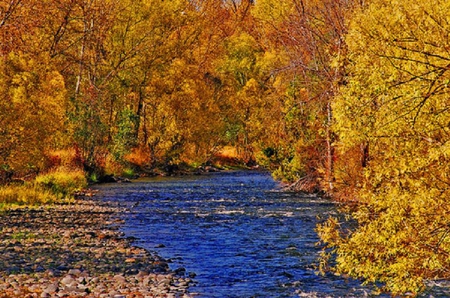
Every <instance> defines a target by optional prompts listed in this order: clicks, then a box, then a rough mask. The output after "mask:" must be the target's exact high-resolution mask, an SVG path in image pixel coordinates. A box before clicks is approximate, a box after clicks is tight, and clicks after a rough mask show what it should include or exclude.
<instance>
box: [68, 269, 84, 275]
mask: <svg viewBox="0 0 450 298" xmlns="http://www.w3.org/2000/svg"><path fill="white" fill-rule="evenodd" d="M67 274H71V275H75V276H78V275H80V274H81V270H80V269H70V270H69V272H67Z"/></svg>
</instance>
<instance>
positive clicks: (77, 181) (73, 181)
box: [36, 167, 87, 197]
mask: <svg viewBox="0 0 450 298" xmlns="http://www.w3.org/2000/svg"><path fill="white" fill-rule="evenodd" d="M36 183H37V184H38V185H40V186H43V187H45V188H46V189H49V190H51V191H52V192H53V193H54V194H56V195H58V196H62V197H66V196H69V195H71V194H73V193H75V192H77V191H80V190H82V189H83V188H85V187H86V186H87V179H86V175H85V173H84V172H83V171H82V170H80V169H73V168H66V167H59V168H56V169H54V170H51V171H50V172H47V173H45V174H40V175H38V176H37V177H36Z"/></svg>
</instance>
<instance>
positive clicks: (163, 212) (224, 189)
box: [99, 171, 436, 298]
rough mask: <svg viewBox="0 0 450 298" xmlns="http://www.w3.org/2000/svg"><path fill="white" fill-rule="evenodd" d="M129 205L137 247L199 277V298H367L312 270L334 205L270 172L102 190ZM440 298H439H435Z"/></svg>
mask: <svg viewBox="0 0 450 298" xmlns="http://www.w3.org/2000/svg"><path fill="white" fill-rule="evenodd" d="M99 188H100V189H101V192H100V193H99V196H101V197H103V198H104V199H107V200H114V201H119V202H121V203H122V204H124V205H127V206H128V207H129V208H130V209H131V212H130V214H128V215H127V218H125V224H124V226H123V227H122V229H123V232H125V234H126V236H132V237H136V238H137V239H139V240H138V241H137V245H139V246H141V247H143V248H146V249H148V250H150V251H156V252H157V253H158V254H159V255H161V256H162V257H164V258H166V259H170V260H171V264H170V265H171V268H172V269H173V270H176V269H180V272H184V270H186V274H190V273H195V275H196V277H195V281H196V285H195V286H193V287H191V292H195V293H199V296H200V297H211V298H212V297H299V296H300V297H364V296H366V297H367V296H370V294H369V293H370V289H367V288H364V287H362V286H361V285H360V283H359V282H357V281H353V280H346V279H343V278H339V277H336V276H319V275H317V274H316V273H315V271H314V266H313V264H314V263H315V261H316V259H317V256H318V253H319V250H320V249H319V248H318V247H317V246H316V243H317V241H318V238H317V235H316V233H315V231H314V229H315V226H316V224H317V216H322V217H324V216H325V217H326V216H327V215H328V214H334V213H335V206H334V204H333V203H332V202H330V201H329V200H325V199H322V198H319V197H316V196H310V195H302V194H294V193H286V192H283V191H281V190H280V189H279V185H278V184H277V183H276V182H275V181H273V179H272V178H271V177H270V175H269V174H268V173H264V172H250V171H244V172H224V173H214V174H209V175H202V176H192V177H182V178H151V179H150V178H147V179H140V180H137V181H135V182H133V183H131V184H110V185H101V186H99ZM435 297H436V296H435Z"/></svg>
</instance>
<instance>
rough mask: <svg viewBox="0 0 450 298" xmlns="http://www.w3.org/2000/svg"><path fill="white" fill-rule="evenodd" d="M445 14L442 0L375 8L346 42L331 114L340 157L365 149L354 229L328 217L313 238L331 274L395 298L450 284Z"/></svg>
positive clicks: (354, 25) (359, 16)
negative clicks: (328, 257)
mask: <svg viewBox="0 0 450 298" xmlns="http://www.w3.org/2000/svg"><path fill="white" fill-rule="evenodd" d="M449 11H450V4H449V3H448V2H447V1H435V2H433V3H426V2H421V1H416V0H408V1H393V2H389V3H388V2H386V1H382V0H374V1H371V2H370V3H369V4H368V5H367V7H365V8H364V9H361V10H360V11H359V12H358V13H356V15H355V16H354V18H353V19H352V22H351V25H350V30H349V33H348V35H347V36H346V42H347V44H348V47H349V55H348V57H347V58H348V60H347V61H348V63H349V66H348V78H347V85H346V86H342V88H341V90H340V94H339V96H338V97H337V98H336V99H335V103H334V105H333V109H334V115H335V119H336V124H335V131H336V132H337V134H338V137H339V150H340V151H341V152H346V151H347V152H348V151H349V150H352V148H355V147H360V146H361V145H363V146H364V147H365V148H367V149H366V152H365V155H366V156H365V158H364V159H363V160H362V161H363V162H364V166H361V167H360V170H361V171H362V175H361V176H360V179H359V184H360V185H361V187H360V188H359V189H356V190H354V191H351V193H353V195H354V198H355V199H356V200H357V205H356V206H355V208H354V209H353V210H351V211H352V212H351V218H352V220H355V221H356V222H357V223H358V225H357V226H354V225H352V226H351V227H350V228H349V229H347V225H345V224H341V223H338V221H337V220H336V219H330V220H329V221H328V222H326V223H325V224H324V225H323V226H322V227H320V228H319V233H320V235H321V238H322V240H323V241H324V242H325V243H326V244H327V245H328V247H329V248H330V249H331V251H329V252H330V253H331V254H334V255H335V256H336V261H337V264H336V267H335V270H336V271H337V272H339V273H345V274H348V275H350V276H352V277H356V278H363V279H365V280H366V281H368V282H382V283H384V285H385V287H384V289H385V290H387V291H390V292H393V293H394V294H402V293H406V292H413V293H417V292H419V291H420V290H423V289H424V281H425V280H429V279H439V278H449V273H448V272H449V270H450V268H449V264H450V263H449V261H450V259H449V255H450V254H449V252H450V238H449V237H448V235H449V232H450V230H449V229H448V214H449V210H450V206H449V204H448V199H447V198H448V196H449V195H450V193H449V177H448V173H449V170H450V169H449V165H450V163H449V160H448V158H449V151H448V148H449V147H448V141H447V140H448V137H449V127H448V125H449V120H450V118H449V113H448V108H449V106H448V96H449V91H450V89H449V88H448V83H449V82H450V81H449V79H450V74H449V72H448V69H449V65H450V64H449V58H448V48H449V42H450V41H449V38H448V34H447V32H448V30H449V26H450V25H449V22H448V12H449ZM344 227H345V228H344ZM352 227H353V228H352ZM344 229H345V230H344Z"/></svg>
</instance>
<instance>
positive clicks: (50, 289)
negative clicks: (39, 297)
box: [44, 282, 59, 294]
mask: <svg viewBox="0 0 450 298" xmlns="http://www.w3.org/2000/svg"><path fill="white" fill-rule="evenodd" d="M58 288H59V285H58V282H55V283H52V284H50V285H48V286H47V287H46V288H45V290H44V293H48V294H53V293H55V292H56V291H58Z"/></svg>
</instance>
